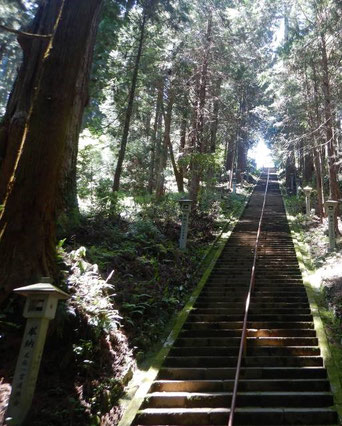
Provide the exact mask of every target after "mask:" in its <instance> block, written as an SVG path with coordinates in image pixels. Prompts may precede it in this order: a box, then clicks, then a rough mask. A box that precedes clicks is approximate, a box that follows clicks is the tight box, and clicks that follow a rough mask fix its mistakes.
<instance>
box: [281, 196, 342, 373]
mask: <svg viewBox="0 0 342 426" xmlns="http://www.w3.org/2000/svg"><path fill="white" fill-rule="evenodd" d="M284 201H285V205H286V209H287V212H288V214H289V219H290V227H291V230H292V232H293V235H294V237H295V239H296V240H297V242H298V243H299V246H298V247H297V249H299V250H301V252H302V254H303V256H304V257H303V258H304V264H305V267H306V270H307V271H308V273H309V276H310V282H311V284H312V286H313V289H314V292H315V300H316V303H317V305H318V308H319V312H320V315H321V318H322V320H323V322H324V327H325V331H326V335H327V338H328V341H329V344H330V350H331V351H332V356H333V358H334V362H335V365H336V368H337V369H338V370H339V371H341V368H342V333H341V326H342V270H341V262H342V251H341V249H342V245H341V237H340V236H339V237H338V238H337V248H336V251H334V252H329V251H328V246H329V237H328V220H327V218H324V219H323V221H322V222H321V221H320V219H319V217H317V216H316V215H314V214H311V215H310V217H307V216H306V214H305V197H304V196H303V195H302V194H299V196H293V195H291V196H289V195H286V196H285V197H284ZM313 206H315V199H313ZM340 225H341V223H340V221H339V227H340Z"/></svg>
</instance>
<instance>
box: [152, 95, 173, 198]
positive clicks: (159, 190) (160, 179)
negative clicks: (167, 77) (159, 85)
mask: <svg viewBox="0 0 342 426" xmlns="http://www.w3.org/2000/svg"><path fill="white" fill-rule="evenodd" d="M168 98H169V99H168V104H167V108H166V111H165V112H164V123H165V129H164V137H163V143H162V146H161V152H160V157H159V167H158V175H157V180H156V197H157V199H159V198H161V197H162V196H163V195H164V191H165V189H164V181H165V176H164V173H165V168H166V164H167V150H168V147H169V146H170V144H171V142H170V132H171V118H172V108H173V103H174V94H173V90H172V88H169V93H168Z"/></svg>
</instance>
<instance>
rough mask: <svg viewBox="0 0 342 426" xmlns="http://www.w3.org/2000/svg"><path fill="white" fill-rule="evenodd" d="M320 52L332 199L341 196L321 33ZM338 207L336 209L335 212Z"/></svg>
mask: <svg viewBox="0 0 342 426" xmlns="http://www.w3.org/2000/svg"><path fill="white" fill-rule="evenodd" d="M321 54H322V69H323V94H324V118H325V126H324V127H325V134H326V142H327V146H328V168H329V182H330V197H331V198H332V199H333V200H336V201H337V200H338V199H339V198H341V193H340V189H339V187H338V180H337V171H338V166H337V164H336V160H337V158H336V150H335V137H334V131H333V115H332V107H331V89H330V73H329V66H328V56H327V49H326V41H325V35H324V34H321ZM338 210H339V209H338V208H337V209H336V214H338V213H337V211H338Z"/></svg>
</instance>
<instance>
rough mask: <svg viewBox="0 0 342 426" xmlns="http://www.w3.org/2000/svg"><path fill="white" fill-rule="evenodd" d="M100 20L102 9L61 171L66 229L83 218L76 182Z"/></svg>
mask: <svg viewBox="0 0 342 426" xmlns="http://www.w3.org/2000/svg"><path fill="white" fill-rule="evenodd" d="M100 16H101V13H100V8H98V10H97V11H96V13H95V14H94V17H93V20H92V22H91V26H90V29H89V34H88V40H87V42H86V50H85V53H84V56H83V59H82V62H81V66H80V69H79V74H78V78H77V81H76V93H75V96H74V105H73V108H72V115H71V117H70V118H71V119H70V123H69V129H68V130H67V134H68V137H67V140H66V147H65V154H64V160H63V167H62V169H61V175H62V176H61V192H62V194H61V200H62V203H63V205H62V209H63V218H62V219H61V217H60V219H61V220H62V223H63V227H64V228H68V227H70V226H73V225H74V223H75V219H76V218H77V216H78V214H79V210H78V201H77V182H76V165H77V154H78V140H79V134H80V130H81V126H82V118H83V112H84V108H85V107H86V105H87V103H88V99H89V93H88V86H89V78H90V72H91V66H92V63H93V53H94V47H95V41H96V35H97V29H98V26H99V22H100Z"/></svg>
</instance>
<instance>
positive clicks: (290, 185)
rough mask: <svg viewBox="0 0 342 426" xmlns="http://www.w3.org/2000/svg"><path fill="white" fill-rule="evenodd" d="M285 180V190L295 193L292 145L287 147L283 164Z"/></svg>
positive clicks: (294, 167)
mask: <svg viewBox="0 0 342 426" xmlns="http://www.w3.org/2000/svg"><path fill="white" fill-rule="evenodd" d="M285 180H286V188H287V191H288V192H289V193H291V194H296V193H297V187H296V165H295V155H294V148H293V147H289V149H288V156H287V158H286V164H285Z"/></svg>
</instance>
